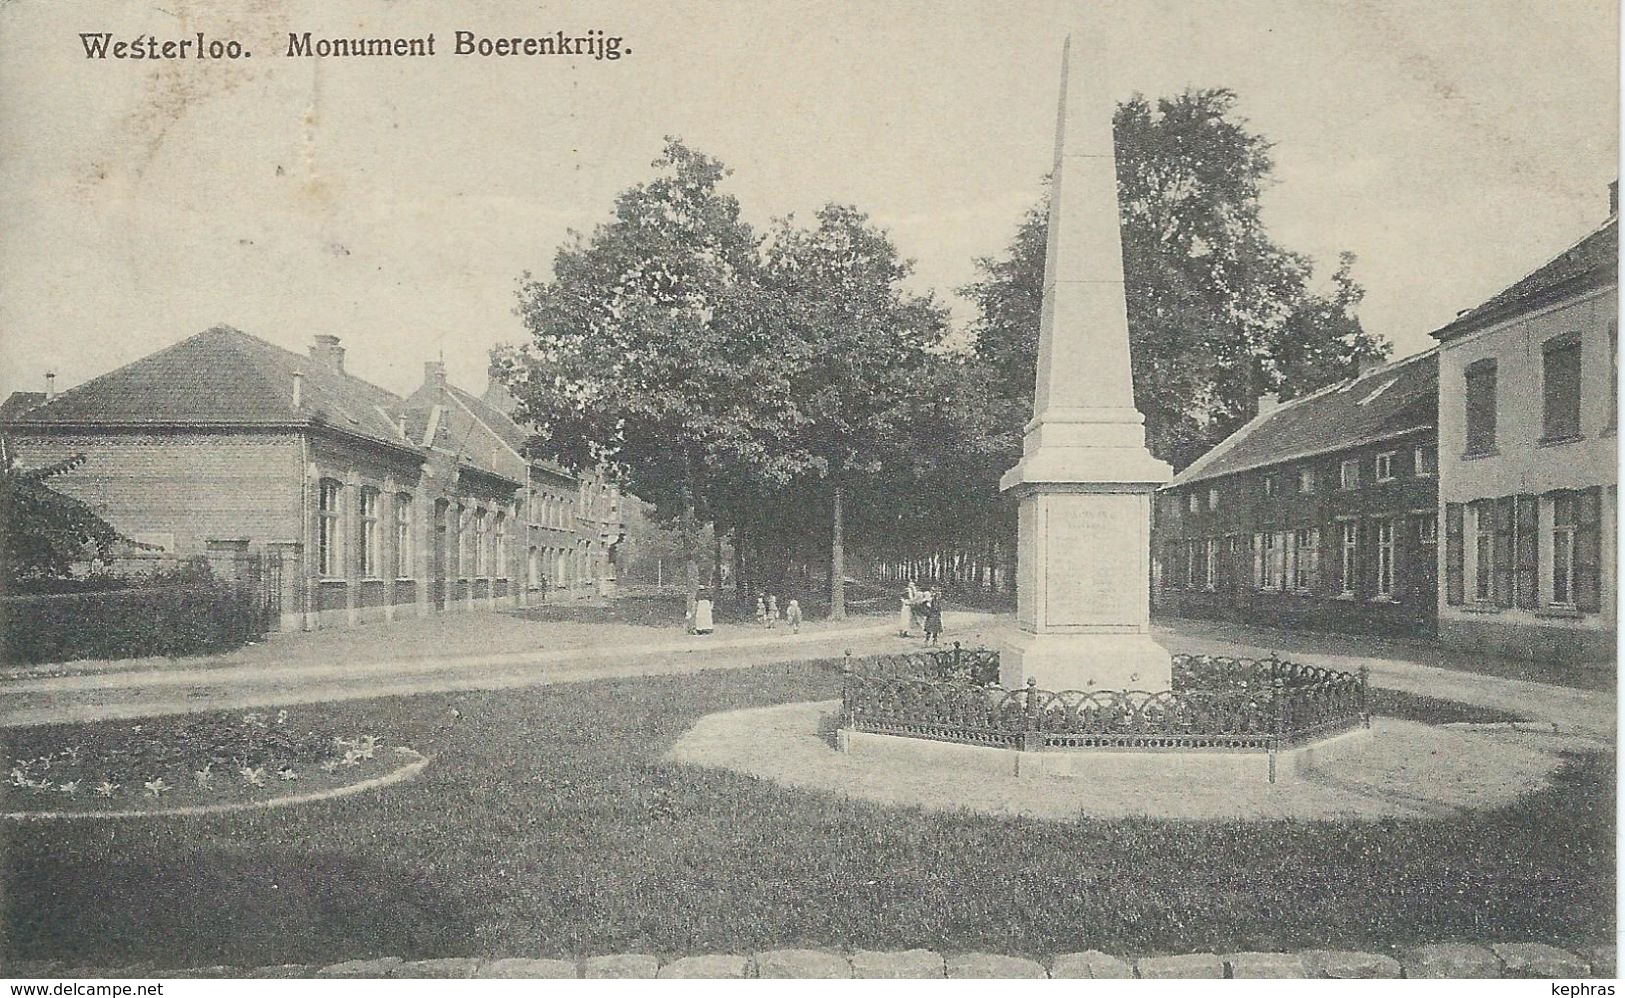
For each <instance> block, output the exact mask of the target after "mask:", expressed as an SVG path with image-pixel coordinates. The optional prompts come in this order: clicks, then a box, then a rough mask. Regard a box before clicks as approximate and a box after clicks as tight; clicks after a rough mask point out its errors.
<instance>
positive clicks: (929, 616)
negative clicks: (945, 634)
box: [925, 592, 942, 645]
mask: <svg viewBox="0 0 1625 998" xmlns="http://www.w3.org/2000/svg"><path fill="white" fill-rule="evenodd" d="M941 636H942V593H941V592H933V593H931V594H930V595H929V597H928V598H927V600H926V604H925V643H926V644H928V645H934V644H936V643H937V638H939V637H941Z"/></svg>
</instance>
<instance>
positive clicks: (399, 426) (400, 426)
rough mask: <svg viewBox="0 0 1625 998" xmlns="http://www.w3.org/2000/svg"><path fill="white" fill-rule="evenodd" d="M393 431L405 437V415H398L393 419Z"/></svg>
mask: <svg viewBox="0 0 1625 998" xmlns="http://www.w3.org/2000/svg"><path fill="white" fill-rule="evenodd" d="M395 429H396V430H398V431H399V432H400V435H401V436H403V437H404V436H406V413H404V412H403V413H400V414H399V415H397V416H396V417H395Z"/></svg>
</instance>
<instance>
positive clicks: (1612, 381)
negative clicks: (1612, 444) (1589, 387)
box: [1604, 322, 1619, 432]
mask: <svg viewBox="0 0 1625 998" xmlns="http://www.w3.org/2000/svg"><path fill="white" fill-rule="evenodd" d="M1618 423H1619V323H1617V322H1610V323H1609V324H1608V422H1607V424H1606V425H1605V426H1604V429H1606V430H1608V431H1610V432H1611V431H1613V430H1615V429H1617V428H1618Z"/></svg>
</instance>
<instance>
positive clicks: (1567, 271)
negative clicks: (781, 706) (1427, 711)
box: [1433, 194, 1619, 664]
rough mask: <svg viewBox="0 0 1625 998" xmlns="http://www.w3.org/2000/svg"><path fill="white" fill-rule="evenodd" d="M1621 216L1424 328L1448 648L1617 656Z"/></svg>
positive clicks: (1577, 657) (1442, 625) (1579, 658)
mask: <svg viewBox="0 0 1625 998" xmlns="http://www.w3.org/2000/svg"><path fill="white" fill-rule="evenodd" d="M1618 225H1619V223H1618V203H1617V194H1616V201H1615V203H1614V205H1613V213H1612V215H1611V217H1610V218H1609V219H1608V220H1607V221H1606V222H1605V223H1604V224H1603V225H1602V226H1601V227H1600V228H1599V229H1597V230H1596V231H1594V232H1592V233H1590V234H1588V235H1587V236H1586V237H1585V238H1583V239H1581V240H1580V241H1579V242H1577V243H1576V244H1574V245H1573V246H1571V247H1569V248H1568V249H1567V250H1565V251H1564V252H1563V253H1561V254H1559V255H1558V256H1557V257H1556V258H1555V259H1553V260H1551V261H1550V262H1548V263H1546V264H1545V265H1544V266H1542V267H1540V268H1539V269H1537V270H1536V271H1534V272H1533V273H1531V274H1529V275H1528V276H1527V277H1525V278H1523V279H1522V280H1520V281H1518V282H1517V283H1515V284H1513V285H1512V286H1511V287H1509V288H1507V289H1506V290H1504V291H1502V292H1501V293H1500V294H1498V295H1496V296H1494V297H1493V298H1491V299H1490V300H1489V301H1486V302H1484V303H1483V304H1481V305H1479V306H1478V307H1476V308H1473V309H1471V310H1469V311H1467V312H1464V313H1463V314H1462V315H1460V316H1458V317H1457V318H1456V319H1455V320H1454V321H1453V322H1451V323H1450V324H1449V325H1446V326H1444V327H1443V328H1441V329H1439V330H1438V331H1436V332H1435V333H1434V334H1433V335H1434V337H1435V338H1436V339H1438V341H1439V379H1440V380H1439V447H1440V453H1441V462H1440V469H1439V470H1440V479H1439V491H1440V502H1441V512H1442V515H1443V521H1442V522H1443V523H1444V525H1445V534H1446V543H1445V546H1444V550H1443V551H1442V552H1440V555H1439V571H1440V573H1441V574H1442V577H1443V578H1444V579H1445V585H1444V587H1443V591H1442V592H1441V593H1440V594H1439V635H1440V639H1441V641H1442V642H1443V643H1444V644H1446V645H1449V646H1452V647H1456V648H1463V649H1474V650H1484V651H1490V652H1495V653H1499V654H1510V655H1517V656H1522V657H1528V658H1540V659H1546V660H1559V661H1571V662H1595V663H1609V664H1611V663H1612V662H1613V661H1614V656H1615V648H1616V624H1615V620H1616V616H1617V612H1618V611H1617V604H1618V561H1617V555H1616V549H1617V542H1616V537H1617V530H1618V526H1617V524H1618V508H1619V492H1618V488H1619V485H1618V483H1619V461H1618V446H1619V442H1618V439H1617V428H1618V409H1619V360H1618V358H1619V338H1618V328H1619V277H1618V267H1619V231H1618Z"/></svg>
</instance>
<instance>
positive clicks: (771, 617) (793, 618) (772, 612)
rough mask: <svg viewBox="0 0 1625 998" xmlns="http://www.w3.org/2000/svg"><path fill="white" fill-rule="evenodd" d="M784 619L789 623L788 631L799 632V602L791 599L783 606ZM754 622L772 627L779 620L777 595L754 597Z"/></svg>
mask: <svg viewBox="0 0 1625 998" xmlns="http://www.w3.org/2000/svg"><path fill="white" fill-rule="evenodd" d="M784 620H785V621H786V622H787V623H788V624H789V625H790V633H792V634H800V633H801V604H800V603H798V602H796V601H795V600H791V601H790V602H789V603H788V604H787V605H786V606H785V608H784ZM756 622H757V623H758V624H761V625H762V626H763V627H773V626H775V625H777V624H778V622H779V598H778V597H777V596H766V597H763V596H758V597H756Z"/></svg>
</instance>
